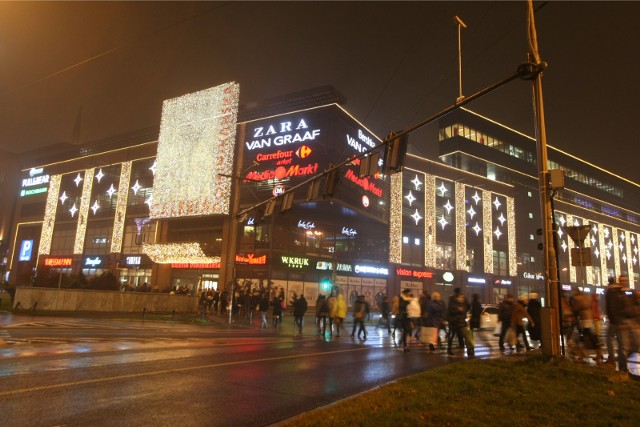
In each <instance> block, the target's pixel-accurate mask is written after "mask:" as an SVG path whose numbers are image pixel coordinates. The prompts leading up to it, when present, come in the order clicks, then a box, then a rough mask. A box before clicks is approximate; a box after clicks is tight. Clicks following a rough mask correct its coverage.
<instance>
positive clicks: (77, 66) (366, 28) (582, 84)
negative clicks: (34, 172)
mask: <svg viewBox="0 0 640 427" xmlns="http://www.w3.org/2000/svg"><path fill="white" fill-rule="evenodd" d="M534 6H535V7H536V8H539V10H538V12H537V13H536V18H535V19H536V26H537V31H538V43H539V49H540V54H541V57H542V59H543V60H545V61H546V62H548V64H549V67H548V69H547V70H546V72H545V73H544V78H543V89H544V101H545V113H546V120H547V137H548V143H549V145H551V146H554V147H556V148H559V149H561V150H564V151H568V152H569V153H571V154H573V155H575V156H578V157H580V158H582V159H584V160H587V161H589V162H592V163H595V164H597V165H599V166H601V167H603V168H605V169H607V170H609V171H611V172H614V173H617V174H619V175H622V176H624V177H626V178H628V179H631V180H633V181H635V182H640V171H639V169H638V164H639V163H640V149H639V148H637V140H638V137H637V135H636V132H635V130H634V129H635V124H634V123H636V120H637V117H636V114H637V112H638V108H637V107H634V104H635V102H634V101H635V100H637V99H638V98H639V95H640V90H639V87H640V85H639V84H638V80H637V79H638V77H637V74H638V71H639V70H640V67H639V65H640V64H639V62H640V60H639V55H638V53H637V52H638V48H637V46H636V45H637V42H638V41H639V40H640V25H638V23H637V20H638V17H639V16H640V3H638V2H620V3H616V2H556V1H551V2H547V3H543V2H535V3H534ZM526 12H527V8H526V3H525V2H407V3H404V2H403V3H401V2H283V3H272V2H220V3H217V2H196V3H189V2H175V3H174V2H158V3H155V2H104V3H96V2H65V3H58V2H43V3H35V2H15V3H14V2H1V3H0V149H3V150H7V151H10V152H15V153H17V152H23V151H25V150H30V149H35V148H38V147H43V146H47V145H50V144H56V143H60V142H76V143H80V144H85V143H88V142H91V141H95V140H99V139H103V138H108V137H112V136H115V135H119V134H124V133H128V132H131V131H135V130H139V129H142V128H148V127H158V126H159V123H160V116H161V111H162V101H163V100H165V99H168V98H173V97H176V96H180V95H183V94H186V93H190V92H194V91H198V90H202V89H206V88H209V87H212V86H216V85H219V84H222V83H225V82H228V81H237V82H239V83H240V103H241V104H242V105H250V104H251V103H252V102H256V101H261V100H264V99H266V98H270V97H274V96H280V95H284V94H287V93H291V92H297V91H301V90H305V89H310V88H314V87H318V86H324V85H332V86H334V87H335V88H336V89H337V90H338V91H339V92H340V93H342V94H343V95H344V96H345V97H346V99H347V104H346V106H345V107H346V108H347V110H349V111H350V112H351V113H352V114H353V115H354V116H355V117H356V118H357V119H359V120H361V121H362V122H363V123H364V124H365V125H366V126H367V127H369V128H370V129H371V130H372V131H373V132H375V133H377V134H378V135H379V136H381V137H382V136H384V135H386V134H387V133H388V131H389V130H400V129H403V128H406V127H408V126H410V125H413V124H415V123H418V122H420V121H422V120H423V119H424V118H426V117H428V116H431V115H433V114H434V113H436V112H438V111H440V110H443V109H444V108H446V107H448V106H450V105H452V104H453V103H454V102H455V99H456V98H457V96H458V90H459V89H458V56H457V44H458V42H457V29H456V26H455V25H454V23H453V17H454V16H455V15H458V16H460V17H461V18H462V19H463V20H464V22H465V23H466V24H467V25H468V28H467V29H463V31H462V43H463V47H462V57H463V71H462V75H463V94H465V95H467V96H468V95H471V94H473V93H475V92H477V91H479V90H481V89H483V88H484V87H486V86H489V85H490V84H492V83H494V82H496V81H498V80H500V79H502V78H504V77H506V76H508V75H510V74H511V73H513V72H514V71H515V70H516V68H517V66H518V65H519V64H520V63H522V62H524V61H525V60H526V55H527V52H528V47H527V37H526ZM532 105H533V104H532V100H531V83H530V82H527V81H524V80H517V81H514V82H511V83H509V84H508V85H507V86H505V87H503V88H501V89H499V90H497V91H495V92H493V93H492V94H490V95H487V96H485V97H483V98H482V99H480V100H477V101H474V102H473V103H471V104H468V105H467V108H469V109H471V110H473V111H476V112H478V113H480V114H483V115H485V116H488V117H490V118H492V119H494V120H496V121H498V122H501V123H503V124H505V125H508V126H510V127H512V128H514V129H516V130H518V131H521V132H523V133H525V134H528V135H530V136H533V135H534V117H533V109H532ZM416 135H419V134H416ZM411 141H412V143H424V144H427V143H429V141H424V142H421V141H420V138H419V137H418V136H416V137H415V139H414V138H413V137H412V139H411ZM431 142H432V141H431Z"/></svg>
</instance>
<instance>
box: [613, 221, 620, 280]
mask: <svg viewBox="0 0 640 427" xmlns="http://www.w3.org/2000/svg"><path fill="white" fill-rule="evenodd" d="M619 233H620V230H618V229H617V228H614V229H612V233H611V234H612V235H613V247H614V248H616V250H615V251H613V254H614V255H613V266H614V268H615V272H616V277H618V276H620V275H621V274H622V273H621V270H620V252H618V250H617V248H618V234H619Z"/></svg>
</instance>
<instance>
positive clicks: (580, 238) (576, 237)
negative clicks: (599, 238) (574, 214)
mask: <svg viewBox="0 0 640 427" xmlns="http://www.w3.org/2000/svg"><path fill="white" fill-rule="evenodd" d="M565 230H566V232H567V234H568V235H569V237H571V240H573V243H575V244H576V246H580V247H582V242H584V239H586V238H587V236H588V235H589V230H591V226H590V225H574V226H571V227H565Z"/></svg>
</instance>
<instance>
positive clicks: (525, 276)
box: [522, 271, 544, 280]
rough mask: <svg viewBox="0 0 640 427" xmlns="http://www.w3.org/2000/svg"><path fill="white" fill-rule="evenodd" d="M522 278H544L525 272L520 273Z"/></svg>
mask: <svg viewBox="0 0 640 427" xmlns="http://www.w3.org/2000/svg"><path fill="white" fill-rule="evenodd" d="M522 277H523V278H524V279H530V280H544V276H543V275H542V274H531V273H528V272H526V271H525V272H524V273H522Z"/></svg>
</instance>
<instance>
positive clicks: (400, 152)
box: [384, 132, 409, 174]
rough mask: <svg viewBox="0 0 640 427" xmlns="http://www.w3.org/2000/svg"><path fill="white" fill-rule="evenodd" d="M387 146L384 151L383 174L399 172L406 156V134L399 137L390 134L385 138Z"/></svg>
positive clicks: (407, 138)
mask: <svg viewBox="0 0 640 427" xmlns="http://www.w3.org/2000/svg"><path fill="white" fill-rule="evenodd" d="M386 141H387V144H386V146H385V150H384V173H386V174H388V173H393V172H400V171H401V170H402V167H403V166H404V157H405V155H406V154H407V144H408V142H409V136H408V134H404V135H402V136H400V137H398V136H396V134H395V133H394V132H390V133H389V135H388V136H387V138H386Z"/></svg>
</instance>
